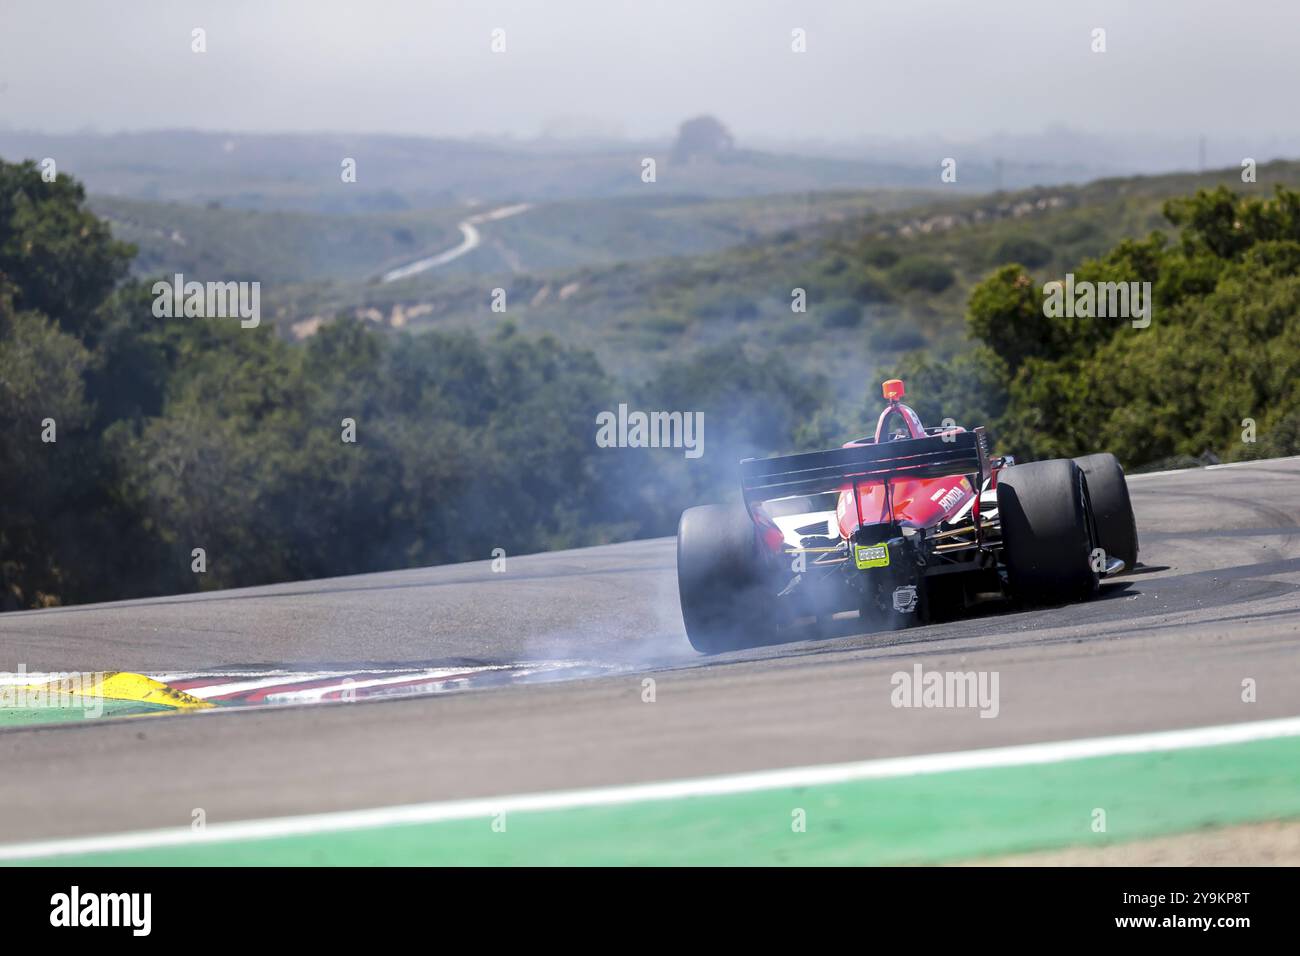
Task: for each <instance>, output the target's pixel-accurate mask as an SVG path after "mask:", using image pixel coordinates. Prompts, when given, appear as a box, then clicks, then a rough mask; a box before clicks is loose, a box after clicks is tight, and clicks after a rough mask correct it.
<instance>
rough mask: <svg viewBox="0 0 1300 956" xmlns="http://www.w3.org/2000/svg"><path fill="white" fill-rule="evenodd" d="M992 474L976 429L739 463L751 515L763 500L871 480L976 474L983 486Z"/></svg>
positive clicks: (841, 488) (839, 488) (977, 484)
mask: <svg viewBox="0 0 1300 956" xmlns="http://www.w3.org/2000/svg"><path fill="white" fill-rule="evenodd" d="M988 474H989V452H988V440H987V439H986V438H985V436H984V429H983V428H975V429H973V430H971V431H963V432H947V433H946V434H943V435H934V436H932V437H929V438H910V439H904V440H901V441H891V442H884V443H882V444H879V445H877V444H868V445H853V446H850V447H848V448H833V449H831V450H830V451H813V452H807V453H805V454H802V455H786V456H784V457H782V458H747V459H745V460H744V461H742V462H741V463H740V486H741V492H742V493H743V495H744V498H745V507H746V508H748V509H750V511H751V512H752V511H753V508H754V506H755V505H756V504H761V503H762V502H764V501H774V500H776V499H778V498H798V497H806V496H810V495H818V494H823V493H825V492H830V491H844V490H847V489H849V488H852V489H854V490H855V491H856V490H857V487H858V485H859V484H865V483H868V482H885V483H886V485H888V483H889V482H891V481H896V480H899V479H910V478H943V477H946V476H948V475H976V476H977V480H976V482H975V487H976V488H979V487H981V486H982V485H983V483H984V479H985V477H987V476H988Z"/></svg>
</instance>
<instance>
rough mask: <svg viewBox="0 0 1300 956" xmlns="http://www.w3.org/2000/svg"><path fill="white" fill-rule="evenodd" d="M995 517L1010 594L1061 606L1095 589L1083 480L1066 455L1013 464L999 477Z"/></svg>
mask: <svg viewBox="0 0 1300 956" xmlns="http://www.w3.org/2000/svg"><path fill="white" fill-rule="evenodd" d="M997 492H998V517H999V520H1000V523H1001V525H1002V547H1003V560H1004V561H1005V562H1006V566H1007V577H1008V579H1009V584H1010V589H1011V596H1012V597H1013V598H1015V599H1016V600H1017V601H1018V602H1020V603H1022V604H1029V605H1034V604H1065V603H1068V602H1071V601H1081V600H1084V599H1086V598H1088V597H1091V596H1092V595H1093V594H1095V593H1096V591H1097V572H1096V571H1094V570H1093V567H1092V548H1093V533H1092V522H1091V515H1090V514H1089V508H1088V484H1087V479H1086V478H1085V477H1084V474H1083V471H1082V470H1080V468H1079V466H1078V465H1076V464H1075V463H1074V462H1072V461H1070V460H1069V459H1067V458H1057V459H1053V460H1051V461H1035V462H1030V463H1029V464H1025V465H1013V466H1012V467H1010V468H1008V469H1006V470H1005V471H1003V472H1002V473H1001V474H1000V475H999V476H998V485H997Z"/></svg>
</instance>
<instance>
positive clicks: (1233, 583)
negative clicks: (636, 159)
mask: <svg viewBox="0 0 1300 956" xmlns="http://www.w3.org/2000/svg"><path fill="white" fill-rule="evenodd" d="M1131 490H1132V494H1133V499H1134V506H1135V509H1136V512H1137V518H1138V526H1139V531H1140V534H1141V539H1142V554H1141V561H1142V565H1143V566H1142V567H1139V568H1138V569H1137V571H1136V573H1133V574H1130V575H1125V576H1124V577H1122V578H1120V579H1117V580H1116V581H1114V582H1111V583H1108V584H1106V585H1104V586H1103V594H1102V596H1101V597H1100V598H1099V599H1097V600H1095V601H1093V602H1091V603H1088V604H1083V605H1073V606H1069V607H1064V608H1054V609H1041V610H1033V611H1007V610H1001V609H992V610H990V611H989V612H987V613H983V614H980V615H977V616H973V617H969V618H966V619H963V620H960V621H956V622H953V623H948V624H941V625H934V626H929V627H921V628H913V629H910V630H906V631H901V632H893V633H888V634H855V633H852V631H853V630H854V628H853V625H852V622H851V621H850V622H846V623H845V630H847V631H848V632H849V633H844V634H842V635H840V636H831V637H822V638H819V639H814V640H798V641H794V642H791V643H786V644H782V645H779V646H773V647H767V648H762V649H759V650H756V651H750V652H745V653H736V654H730V655H725V656H721V657H715V658H702V657H700V656H698V655H696V654H695V653H694V652H693V651H692V650H691V649H690V647H689V645H687V643H686V639H685V635H684V633H683V632H682V629H681V624H680V617H679V611H678V606H677V598H676V584H675V570H674V551H673V542H672V541H671V540H658V541H645V542H634V543H630V544H625V545H613V546H607V547H601V548H592V549H587V550H582V551H569V552H557V553H552V554H544V555H534V556H525V557H512V558H509V559H508V561H507V567H506V570H505V572H504V573H493V572H492V571H491V568H490V564H489V563H488V562H482V563H477V564H464V565H456V566H447V567H439V568H426V569H416V570H409V571H399V572H392V573H385V574H372V575H363V576H357V577H350V578H340V579H334V580H326V581H314V582H305V583H296V584H285V585H277V586H272V587H263V588H253V589H246V590H238V591H227V592H219V593H214V594H208V595H198V596H183V597H173V598H162V599H155V600H149V601H131V602H120V603H115V604H104V605H94V606H81V607H71V608H61V609H51V610H43V611H34V612H25V613H19V614H6V615H3V616H2V617H0V671H13V670H17V669H18V666H19V665H20V664H21V665H24V666H25V667H26V668H27V670H29V671H36V670H65V671H66V670H83V671H85V670H96V669H123V670H139V671H143V672H145V673H150V672H152V673H159V672H165V671H181V670H200V669H214V668H223V667H232V668H239V667H267V666H286V665H287V666H290V667H298V666H303V667H305V666H307V665H310V666H312V667H318V666H321V665H333V664H344V665H348V666H351V665H355V664H364V665H371V664H383V665H393V664H419V665H425V664H439V663H444V662H451V663H458V664H483V663H508V662H514V661H521V660H530V661H535V660H547V659H564V660H577V661H585V662H590V663H592V664H597V665H600V666H602V667H606V668H608V669H609V673H607V674H605V676H601V677H597V678H589V679H580V680H571V681H565V682H560V683H543V684H534V685H526V686H515V687H507V688H498V689H485V690H473V691H467V692H463V693H455V694H447V695H441V696H434V697H420V698H410V699H402V700H392V701H374V702H371V701H366V702H357V703H350V704H334V705H317V706H305V707H277V708H267V709H255V710H232V711H224V712H208V713H197V714H181V715H175V716H165V717H158V718H133V719H125V720H117V721H89V722H85V723H79V724H64V725H60V726H55V727H49V728H15V729H9V730H5V731H3V732H0V768H3V769H2V771H0V842H14V841H28V840H36V839H42V838H48V837H60V836H73V835H80V834H98V833H112V832H117V831H123V830H142V829H154V828H160V827H175V826H188V825H189V823H190V821H191V814H192V812H193V810H194V809H195V808H203V810H204V811H205V813H206V814H207V819H208V821H209V822H216V821H229V820H240V819H249V818H257V817H268V816H277V815H283V814H297V813H314V812H322V811H329V810H344V809H357V808H364V807H378V806H387V805H392V804H402V803H417V802H424V801H433V800H441V799H459V798H469V797H492V796H501V795H508V794H516V793H525V792H535V791H545V790H552V789H572V788H579V787H588V786H602V785H615V784H624V783H638V782H649V781H659V780H672V779H680V778H687V777H694V776H701V775H712V774H721V773H732V772H741V771H750V770H764V769H771V768H778V767H786V766H798V765H808V764H817V763H826V762H839V761H852V760H863V759H868V758H872V757H885V756H901V755H906V754H917V753H931V752H941V751H954V750H965V749H972V748H981V747H994V746H1003V745H1010V744H1017V743H1029V742H1036V741H1047V740H1066V739H1073V738H1079V737H1094V736H1103V735H1109V734H1121V733H1135V732H1141V731H1149V730H1171V729H1178V728H1185V727H1195V726H1202V725H1210V724H1222V723H1233V722H1237V721H1250V720H1263V719H1266V718H1271V717H1285V716H1292V715H1296V714H1298V713H1300V524H1297V521H1296V516H1297V515H1298V514H1300V459H1284V460H1274V461H1266V462H1260V463H1253V464H1249V465H1242V466H1231V467H1224V468H1214V469H1206V470H1195V471H1187V472H1179V473H1174V474H1162V475H1152V476H1139V477H1136V478H1134V479H1133V480H1132V481H1131ZM917 663H920V664H921V665H922V666H923V667H924V668H925V669H926V670H963V671H967V670H988V671H996V672H998V674H999V676H1000V696H1001V704H1000V711H999V713H998V716H997V717H996V718H994V719H985V718H981V717H980V716H979V713H978V711H977V710H974V709H966V710H958V709H946V710H945V709H929V710H927V709H905V708H895V707H894V706H892V705H891V701H890V692H891V683H890V677H891V675H892V674H894V673H895V672H896V671H899V670H910V669H911V668H912V667H913V665H914V664H917ZM647 677H652V678H653V679H654V681H655V687H654V691H655V694H654V696H655V700H654V701H653V702H645V701H644V700H643V691H644V684H643V681H644V680H645V679H646V678H647ZM1246 680H1252V681H1254V682H1255V687H1256V694H1257V699H1256V701H1255V702H1253V703H1246V702H1243V700H1242V687H1243V681H1246Z"/></svg>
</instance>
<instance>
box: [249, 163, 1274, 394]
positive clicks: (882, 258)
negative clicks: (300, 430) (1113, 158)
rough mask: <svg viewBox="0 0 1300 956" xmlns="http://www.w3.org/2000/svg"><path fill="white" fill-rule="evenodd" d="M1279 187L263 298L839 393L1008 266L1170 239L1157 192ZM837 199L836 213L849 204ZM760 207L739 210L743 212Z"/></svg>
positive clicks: (1186, 182) (937, 205) (785, 237)
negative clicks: (783, 363)
mask: <svg viewBox="0 0 1300 956" xmlns="http://www.w3.org/2000/svg"><path fill="white" fill-rule="evenodd" d="M1279 183H1280V184H1285V185H1289V186H1292V187H1295V186H1297V185H1300V163H1297V162H1277V163H1271V164H1268V165H1265V166H1261V167H1259V171H1258V182H1257V183H1255V184H1253V185H1246V184H1243V183H1242V182H1241V179H1240V170H1238V169H1227V170H1217V171H1210V172H1206V173H1201V174H1174V175H1167V176H1156V177H1132V178H1125V179H1108V180H1100V181H1098V182H1095V183H1090V184H1088V185H1085V186H1053V187H1041V188H1036V189H1030V190H1023V191H1019V192H1013V193H997V194H992V195H987V196H979V197H970V196H963V195H959V194H955V195H953V196H952V197H951V198H948V199H933V200H931V201H930V202H928V203H926V204H922V205H911V206H908V207H907V208H901V209H900V208H897V207H894V208H879V207H872V206H871V204H870V202H867V203H866V204H865V205H866V208H862V209H860V210H859V211H857V212H855V213H853V214H852V215H847V216H841V217H838V218H836V219H834V220H833V221H818V222H814V223H812V224H810V225H805V226H802V227H798V228H789V229H784V230H778V231H777V232H775V233H772V234H767V235H763V236H758V237H756V238H752V239H749V240H747V241H744V242H741V243H739V244H737V245H734V246H731V247H729V248H726V249H723V250H721V251H716V252H712V253H707V254H702V255H693V256H688V257H671V258H658V259H647V260H643V261H640V262H622V263H618V264H615V265H609V266H594V267H586V268H580V269H570V270H565V269H561V270H556V271H545V270H543V271H539V272H535V273H523V274H520V273H509V272H506V271H504V270H503V271H502V272H501V273H498V274H489V275H485V276H482V277H473V276H463V275H462V276H457V275H448V274H434V273H430V274H425V275H421V276H417V277H414V278H412V279H409V280H406V281H403V282H397V283H392V284H388V285H373V284H371V285H363V284H356V283H351V284H349V283H327V284H312V285H302V286H294V287H292V288H286V289H283V290H280V292H278V293H275V294H273V295H272V299H273V300H274V301H276V302H277V303H279V304H280V308H281V310H282V311H281V317H282V320H283V321H286V322H288V323H290V324H292V323H293V322H296V321H301V320H302V319H303V318H305V317H308V316H314V317H315V318H316V319H318V320H327V319H328V318H329V317H331V316H333V315H334V314H336V313H337V312H340V311H343V312H349V313H352V312H354V313H355V314H358V315H364V316H366V317H368V318H370V319H372V320H375V321H378V322H389V323H392V324H395V325H398V326H400V327H404V328H411V327H415V328H420V327H427V328H474V329H476V330H480V331H487V330H490V329H492V328H494V327H496V326H498V325H501V324H503V323H505V322H510V323H514V324H515V325H517V326H519V327H520V328H521V329H523V330H524V331H533V332H541V331H548V332H555V333H557V334H559V335H560V336H561V337H562V338H563V339H564V340H566V341H582V342H583V343H584V344H586V345H588V346H589V347H591V348H593V349H595V350H596V352H597V353H598V354H599V355H600V357H601V359H602V361H603V362H605V363H606V364H607V366H608V367H609V368H610V369H611V370H613V371H615V372H616V373H619V374H622V375H630V376H633V377H638V376H643V375H645V374H648V373H649V372H650V371H651V370H653V369H654V368H655V367H656V365H657V364H658V363H660V362H662V361H665V360H667V359H668V358H669V357H671V358H673V359H680V358H682V357H684V356H687V355H689V354H691V353H694V352H696V351H700V350H703V349H705V348H708V347H710V346H713V345H717V344H721V343H735V344H736V345H737V346H739V345H741V344H744V345H747V346H752V347H754V348H757V349H759V350H760V351H766V350H778V351H783V352H785V353H787V354H788V356H789V357H790V358H791V359H792V361H794V362H795V363H796V364H797V365H798V366H799V367H801V368H802V369H804V370H805V371H807V372H808V373H810V374H811V373H813V372H825V373H829V374H830V375H831V376H832V377H833V378H834V379H835V380H837V381H841V382H845V383H850V384H852V383H854V382H856V380H857V378H860V376H861V375H863V374H866V373H867V372H868V370H869V369H870V368H872V367H873V365H874V364H876V363H878V362H888V361H891V360H892V359H894V358H896V357H897V356H898V355H899V354H901V353H903V352H907V351H910V350H913V349H917V348H929V349H931V350H936V351H938V352H939V353H940V354H943V353H945V352H952V351H956V350H959V349H962V348H965V347H966V346H965V333H964V325H963V322H962V318H963V315H964V312H965V308H966V301H967V297H968V295H969V292H970V289H971V288H972V287H973V285H974V284H975V283H976V282H978V281H979V280H980V279H982V278H983V277H985V276H986V275H988V274H989V273H990V272H991V271H992V270H994V269H995V268H997V267H998V266H1000V265H1003V264H1006V263H1010V262H1019V263H1021V264H1023V265H1025V266H1026V267H1027V268H1028V269H1029V270H1030V272H1031V274H1033V275H1034V276H1035V277H1041V279H1042V280H1043V281H1046V279H1047V278H1049V277H1052V276H1056V275H1060V274H1061V273H1063V272H1064V270H1066V269H1068V268H1073V267H1074V266H1075V265H1076V264H1077V263H1078V262H1079V261H1080V260H1082V259H1084V258H1087V257H1091V256H1097V255H1100V254H1101V253H1103V252H1104V251H1106V250H1108V249H1110V248H1112V247H1113V246H1114V245H1115V244H1116V243H1117V242H1119V241H1120V240H1122V239H1124V238H1127V237H1141V236H1145V235H1146V234H1148V233H1149V232H1150V231H1152V230H1157V229H1161V230H1169V224H1168V223H1167V222H1166V221H1165V220H1164V218H1163V216H1162V214H1161V205H1162V203H1163V201H1164V200H1165V199H1167V198H1169V197H1171V196H1177V195H1186V194H1190V193H1193V192H1195V190H1196V189H1197V188H1199V187H1202V186H1204V187H1212V186H1216V185H1219V184H1226V185H1228V186H1229V187H1231V188H1234V189H1236V190H1239V191H1243V192H1245V191H1250V192H1254V193H1257V194H1259V195H1269V194H1271V192H1272V190H1273V186H1274V184H1279ZM784 201H787V202H789V201H793V200H791V199H786V200H784ZM838 201H839V202H841V203H851V196H849V197H840V199H839V200H838ZM772 202H773V201H772V200H770V199H769V200H763V201H761V202H760V201H758V200H754V201H752V202H751V203H749V204H748V207H749V208H750V210H751V215H753V216H755V217H759V216H761V213H760V212H759V210H760V209H763V208H768V209H770V208H772V207H771V204H772ZM737 205H739V207H740V208H745V204H733V205H732V206H731V207H728V208H729V209H730V210H731V212H732V215H733V216H734V215H735V210H736V208H737ZM699 208H700V207H696V208H695V209H694V210H693V211H692V214H693V215H698V213H699ZM525 222H526V219H524V218H521V219H520V220H519V222H518V223H517V225H518V226H520V227H522V226H523V225H524V223H525ZM576 228H578V229H581V225H580V224H579V225H578V226H576ZM542 232H543V233H544V232H545V230H543V231H542ZM597 232H598V233H600V232H602V230H597ZM552 241H554V238H553V239H552ZM497 286H499V287H501V288H504V289H505V290H506V292H507V303H508V309H507V312H506V313H504V314H501V313H495V312H493V311H491V309H490V298H491V297H490V290H491V289H492V288H493V287H497ZM795 288H801V289H804V290H805V291H806V294H807V299H808V308H807V311H806V312H794V311H792V309H791V302H792V299H791V291H792V290H793V289H795Z"/></svg>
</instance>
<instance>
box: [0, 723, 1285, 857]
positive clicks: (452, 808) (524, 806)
mask: <svg viewBox="0 0 1300 956" xmlns="http://www.w3.org/2000/svg"><path fill="white" fill-rule="evenodd" d="M1296 736H1300V717H1284V718H1281V719H1278V720H1261V721H1252V722H1249V723H1240V724H1224V725H1220V726H1215V727H1195V728H1191V729H1189V730H1170V731H1159V732H1156V733H1145V734H1126V735H1123V736H1116V737H1092V738H1085V739H1081V740H1062V741H1053V742H1048V743H1038V744H1021V745H1017V746H1014V747H996V748H991V749H986V750H965V751H958V752H955V753H940V754H921V755H917V756H911V757H889V758H885V759H880V760H865V761H860V762H858V763H842V764H824V765H821V766H813V767H790V768H787V769H784V770H761V771H757V772H755V773H738V774H728V775H726V776H719V777H699V778H696V779H692V780H676V781H669V782H666V783H648V784H632V785H629V786H619V787H599V788H593V789H589V790H567V791H555V792H551V793H533V794H517V795H514V796H502V797H490V798H484V799H475V800H454V801H444V802H440V803H419V804H408V805H405V806H396V807H376V808H374V809H370V810H346V811H341V812H336V813H317V814H309V815H304V816H295V817H272V818H270V819H265V820H243V821H239V822H234V823H214V824H212V825H210V826H208V827H207V828H205V829H203V830H200V831H195V830H191V829H190V828H189V827H176V828H172V829H166V830H144V831H138V832H134V833H119V834H112V835H108V836H91V837H73V838H70V839H64V840H42V841H38V842H32V843H13V844H9V845H8V846H0V860H26V859H35V858H40V857H52V856H66V855H68V854H74V853H75V854H84V853H111V852H119V851H126V850H148V849H157V848H160V847H173V846H194V845H196V844H205V843H226V842H233V841H239V840H268V839H275V838H278V837H290V836H303V835H308V834H316V833H330V832H335V831H342V830H365V829H373V828H376V827H386V826H399V825H404V824H413V823H439V822H443V821H447V820H465V819H472V818H475V817H485V818H486V817H490V816H492V815H494V814H498V813H512V812H517V813H524V812H536V811H543V810H570V809H577V808H581V807H607V806H616V805H619V804H628V803H642V802H646V801H652V800H680V799H683V798H687V797H716V796H725V795H729V794H737V793H749V792H752V791H757V790H777V789H784V788H797V787H817V786H826V785H828V784H837V783H847V782H850V781H855V780H880V779H886V778H890V777H909V776H915V775H919V774H932V773H950V772H952V771H957V770H980V769H986V768H992V767H1023V766H1030V765H1033V764H1044V763H1058V762H1061V761H1067V760H1084V759H1087V758H1090V757H1109V756H1115V755H1119V754H1139V753H1150V752H1155V751H1169V750H1186V749H1189V748H1193V747H1217V746H1223V745H1225V744H1240V743H1247V742H1250V741H1255V740H1270V739H1275V738H1279V737H1296Z"/></svg>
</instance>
